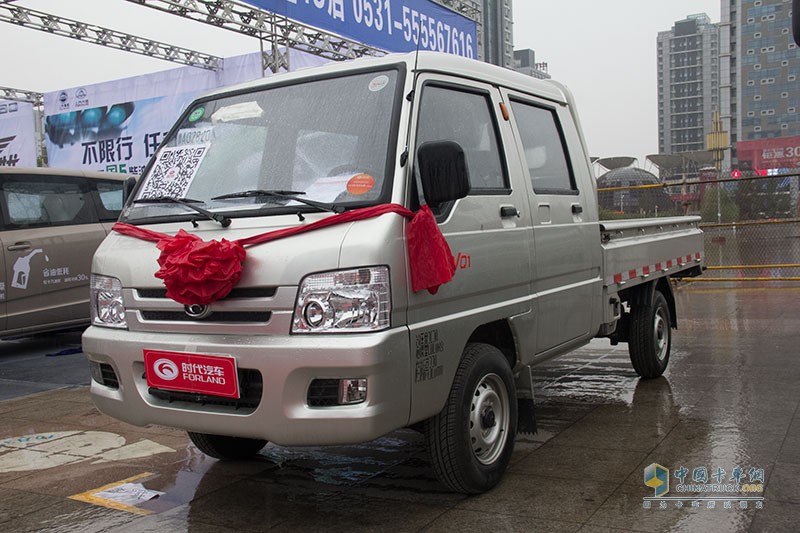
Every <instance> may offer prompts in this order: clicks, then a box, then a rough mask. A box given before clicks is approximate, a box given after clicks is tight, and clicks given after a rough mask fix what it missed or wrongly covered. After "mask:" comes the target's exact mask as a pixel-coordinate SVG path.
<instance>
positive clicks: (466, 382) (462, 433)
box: [83, 53, 703, 493]
mask: <svg viewBox="0 0 800 533" xmlns="http://www.w3.org/2000/svg"><path fill="white" fill-rule="evenodd" d="M698 222H699V219H698V218H697V217H675V218H659V219H644V220H630V221H627V220H626V221H614V222H604V223H601V222H600V221H599V220H598V204H597V193H596V186H595V182H594V179H593V176H592V172H591V168H590V163H589V157H588V153H587V150H586V147H585V144H584V140H583V137H582V133H581V130H580V126H579V123H578V119H577V114H576V111H575V105H574V103H573V101H572V97H571V96H570V93H569V92H568V91H567V89H566V88H565V87H563V86H562V85H559V84H557V83H554V82H550V81H540V80H535V79H531V78H530V77H527V76H524V75H521V74H518V73H515V72H512V71H509V70H505V69H501V68H497V67H494V66H491V65H488V64H484V63H480V62H477V61H471V60H467V59H462V58H458V57H454V56H449V55H441V54H434V53H419V54H409V55H390V56H386V57H383V58H380V59H365V60H357V61H353V62H348V63H343V64H332V65H329V66H325V67H322V68H319V69H313V70H305V71H299V72H295V73H290V74H285V75H280V76H275V77H272V78H270V79H268V80H264V81H257V82H252V83H248V84H245V85H240V86H237V87H233V88H227V89H224V90H220V91H217V92H214V93H212V94H210V95H207V96H204V97H202V98H200V99H198V100H196V101H195V102H193V103H192V104H191V105H190V106H189V108H188V109H187V110H186V111H185V113H184V114H183V116H182V117H181V118H180V120H179V121H178V123H177V124H176V125H175V126H174V127H173V129H172V130H171V132H170V133H169V135H168V137H167V138H166V140H165V142H164V143H163V144H162V145H161V147H160V148H159V151H158V153H157V154H156V155H155V156H154V158H153V160H152V161H151V162H150V164H149V166H148V168H147V169H146V171H145V173H144V174H143V177H142V179H140V180H139V182H138V184H137V188H136V190H135V191H134V192H133V193H132V195H131V197H130V199H129V201H128V202H127V204H126V206H125V208H124V209H123V212H122V216H121V219H120V223H119V224H117V226H115V228H116V230H117V231H115V232H114V233H112V234H111V235H109V237H108V238H107V239H106V240H105V241H104V242H103V244H102V245H101V246H100V248H99V249H98V251H97V253H96V255H95V257H94V263H93V268H92V273H93V274H92V280H91V287H92V289H91V290H92V296H91V303H92V326H91V327H90V328H89V329H88V330H87V331H86V333H85V334H84V336H83V348H84V351H85V353H86V355H87V357H88V360H89V363H90V367H91V370H92V378H93V380H92V384H91V394H92V397H93V399H94V402H95V404H96V405H97V407H98V408H99V409H100V410H101V411H103V412H104V413H107V414H109V415H111V416H113V417H116V418H119V419H121V420H124V421H127V422H130V423H132V424H137V425H145V424H161V425H165V426H171V427H176V428H182V429H185V430H187V431H188V432H189V436H190V438H191V440H192V441H193V442H194V444H195V445H196V446H197V447H198V448H199V449H200V450H202V451H203V452H205V453H207V454H209V455H211V456H213V457H217V458H221V459H236V458H244V457H248V456H252V455H254V454H256V453H257V452H258V451H259V450H260V449H261V448H262V447H263V446H264V445H265V444H266V442H267V441H272V442H274V443H276V444H280V445H327V444H341V443H356V442H363V441H367V440H370V439H374V438H376V437H379V436H381V435H384V434H386V433H388V432H390V431H393V430H395V429H398V428H403V427H407V426H414V427H415V428H419V429H421V430H422V431H424V433H425V434H426V441H427V443H428V445H429V448H430V452H431V454H430V455H431V461H432V463H433V466H434V468H435V470H436V472H437V475H438V476H439V478H440V479H441V480H442V482H443V483H444V484H445V485H447V486H448V487H450V488H451V489H453V490H456V491H462V492H466V493H478V492H482V491H485V490H488V489H490V488H491V487H493V486H494V485H495V484H496V483H497V482H498V481H499V479H500V478H501V476H502V474H503V472H504V471H505V469H506V466H507V464H508V461H509V458H510V457H511V453H512V450H513V447H514V440H515V435H516V433H517V430H518V429H521V430H522V429H525V430H528V429H531V428H532V425H533V422H534V420H533V419H532V413H533V409H532V407H531V406H532V383H531V373H530V367H531V365H534V364H536V363H539V362H541V361H543V360H545V359H547V358H550V357H553V356H556V355H559V354H563V353H565V352H568V351H570V350H573V349H575V348H577V347H579V346H581V345H584V344H586V343H587V342H589V341H590V340H591V339H592V338H594V337H598V336H600V337H610V338H611V339H612V342H628V344H629V347H630V355H631V361H632V363H633V367H634V368H635V369H636V371H637V372H638V373H639V374H640V375H641V376H642V377H645V378H651V377H655V376H658V375H660V374H661V373H662V372H663V371H664V369H665V367H666V366H667V362H668V360H669V354H670V338H671V330H672V329H673V328H675V327H676V325H677V320H676V313H675V300H674V298H673V295H672V290H671V288H670V282H669V277H670V276H676V275H680V276H691V275H698V274H700V273H701V269H702V261H703V239H702V233H701V231H700V230H699V229H698ZM442 236H443V237H444V238H442Z"/></svg>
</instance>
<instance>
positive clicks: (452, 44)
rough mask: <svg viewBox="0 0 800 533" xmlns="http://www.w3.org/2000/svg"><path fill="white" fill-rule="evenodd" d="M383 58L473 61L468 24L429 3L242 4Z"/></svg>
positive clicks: (473, 31)
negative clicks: (430, 55)
mask: <svg viewBox="0 0 800 533" xmlns="http://www.w3.org/2000/svg"><path fill="white" fill-rule="evenodd" d="M244 2H245V3H247V4H250V5H253V6H256V7H259V8H261V9H264V10H267V11H272V12H274V13H278V14H280V15H284V16H286V17H288V18H290V19H292V20H296V21H298V22H301V23H303V24H308V25H309V26H314V27H316V28H319V29H322V30H326V31H330V32H333V33H336V34H338V35H342V36H344V37H348V38H350V39H353V40H355V41H358V42H360V43H363V44H366V45H369V46H373V47H375V48H381V49H383V50H387V51H389V52H410V51H413V50H416V49H417V48H419V49H420V50H433V51H437V52H445V53H448V54H455V55H460V56H464V57H469V58H476V57H477V50H476V46H477V28H476V24H475V22H474V21H472V20H470V19H468V18H466V17H464V16H462V15H459V14H457V13H455V12H453V11H450V10H449V9H447V8H445V7H442V6H440V5H438V4H436V3H434V2H431V1H430V0H244Z"/></svg>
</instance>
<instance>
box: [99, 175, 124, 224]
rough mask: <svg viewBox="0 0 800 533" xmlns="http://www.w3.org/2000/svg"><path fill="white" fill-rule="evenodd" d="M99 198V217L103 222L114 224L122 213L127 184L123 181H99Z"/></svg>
mask: <svg viewBox="0 0 800 533" xmlns="http://www.w3.org/2000/svg"><path fill="white" fill-rule="evenodd" d="M95 185H96V188H97V196H98V197H99V198H100V205H99V206H98V209H97V211H98V215H99V218H100V220H101V221H103V222H113V221H115V220H117V219H118V218H119V214H120V212H121V211H122V204H123V200H124V198H123V195H124V191H123V189H124V187H125V184H124V182H122V181H97V182H95Z"/></svg>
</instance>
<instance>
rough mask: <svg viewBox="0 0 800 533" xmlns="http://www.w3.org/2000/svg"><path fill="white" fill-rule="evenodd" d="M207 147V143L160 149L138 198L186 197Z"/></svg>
mask: <svg viewBox="0 0 800 533" xmlns="http://www.w3.org/2000/svg"><path fill="white" fill-rule="evenodd" d="M208 147H209V144H208V143H206V144H190V145H186V146H180V147H175V148H164V149H163V150H161V151H160V152H159V153H158V156H157V158H156V162H155V164H154V165H153V168H152V169H151V170H150V173H149V174H148V175H147V178H146V180H145V182H144V185H142V189H141V192H140V193H139V197H138V199H150V198H161V197H164V196H170V197H173V198H184V197H186V192H187V191H188V190H189V187H191V185H192V181H193V180H194V177H195V175H196V174H197V170H198V169H199V168H200V165H201V164H202V163H203V159H204V158H205V157H206V154H207V153H208Z"/></svg>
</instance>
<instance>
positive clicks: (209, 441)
mask: <svg viewBox="0 0 800 533" xmlns="http://www.w3.org/2000/svg"><path fill="white" fill-rule="evenodd" d="M188 433H189V438H190V439H191V441H192V443H193V444H194V445H195V446H197V448H198V449H199V450H200V451H201V452H203V453H204V454H206V455H208V456H211V457H214V458H215V459H230V460H240V459H248V458H250V457H252V456H254V455H255V454H257V453H258V452H259V451H260V450H261V448H263V447H264V446H266V445H267V441H265V440H260V439H245V438H239V437H226V436H224V435H209V434H208V433H194V432H192V431H189V432H188Z"/></svg>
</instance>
